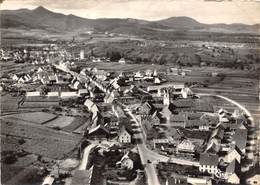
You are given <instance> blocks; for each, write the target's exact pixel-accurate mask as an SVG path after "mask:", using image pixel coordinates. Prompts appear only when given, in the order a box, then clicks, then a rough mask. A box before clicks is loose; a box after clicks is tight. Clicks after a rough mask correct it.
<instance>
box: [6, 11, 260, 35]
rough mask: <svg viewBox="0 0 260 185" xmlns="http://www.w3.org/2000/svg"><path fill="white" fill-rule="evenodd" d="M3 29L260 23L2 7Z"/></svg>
mask: <svg viewBox="0 0 260 185" xmlns="http://www.w3.org/2000/svg"><path fill="white" fill-rule="evenodd" d="M1 22H2V23H1V28H22V29H35V28H36V29H44V30H56V31H60V32H67V31H77V30H82V29H85V30H96V31H108V32H113V31H114V30H117V32H120V28H123V29H122V30H126V31H127V29H126V28H127V27H129V30H130V28H131V30H133V28H134V29H136V32H139V31H140V32H145V30H154V31H155V30H158V29H159V30H161V31H162V30H165V31H167V30H209V29H219V30H221V29H226V30H230V31H242V32H243V31H244V32H259V30H260V24H255V25H246V24H241V23H233V24H222V23H219V24H204V23H200V22H198V21H196V20H195V19H192V18H190V17H185V16H182V17H169V18H167V19H162V20H158V21H147V20H141V19H133V18H124V19H119V18H99V19H87V18H82V17H78V16H76V15H73V14H70V15H64V14H62V13H56V12H53V11H51V10H48V9H46V8H45V7H42V6H39V7H37V8H35V9H33V10H29V9H18V10H1Z"/></svg>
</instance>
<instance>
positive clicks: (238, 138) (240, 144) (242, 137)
mask: <svg viewBox="0 0 260 185" xmlns="http://www.w3.org/2000/svg"><path fill="white" fill-rule="evenodd" d="M231 137H232V141H234V142H235V145H236V146H237V148H238V149H239V150H240V151H241V152H242V153H243V154H244V153H245V152H246V143H247V129H246V128H245V127H244V128H238V129H236V130H235V131H234V134H233V135H232V136H231Z"/></svg>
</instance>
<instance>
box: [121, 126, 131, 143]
mask: <svg viewBox="0 0 260 185" xmlns="http://www.w3.org/2000/svg"><path fill="white" fill-rule="evenodd" d="M132 136H133V133H132V131H130V129H127V128H126V126H125V125H122V126H121V128H120V130H119V133H118V141H119V142H120V143H131V142H132Z"/></svg>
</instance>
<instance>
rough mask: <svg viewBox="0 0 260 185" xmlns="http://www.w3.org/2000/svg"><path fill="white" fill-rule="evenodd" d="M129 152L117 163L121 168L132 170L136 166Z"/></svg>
mask: <svg viewBox="0 0 260 185" xmlns="http://www.w3.org/2000/svg"><path fill="white" fill-rule="evenodd" d="M128 154H129V153H128V152H127V153H126V154H125V155H124V156H123V157H122V158H121V160H120V161H118V162H117V163H116V165H117V166H118V167H120V168H124V169H128V170H132V169H133V167H134V162H133V160H132V159H130V158H129V156H128Z"/></svg>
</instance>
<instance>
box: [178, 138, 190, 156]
mask: <svg viewBox="0 0 260 185" xmlns="http://www.w3.org/2000/svg"><path fill="white" fill-rule="evenodd" d="M176 150H177V151H178V152H189V153H193V152H194V151H195V145H194V144H193V143H192V142H191V141H190V140H188V139H184V140H182V141H181V142H180V143H179V144H178V145H177V147H176Z"/></svg>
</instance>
